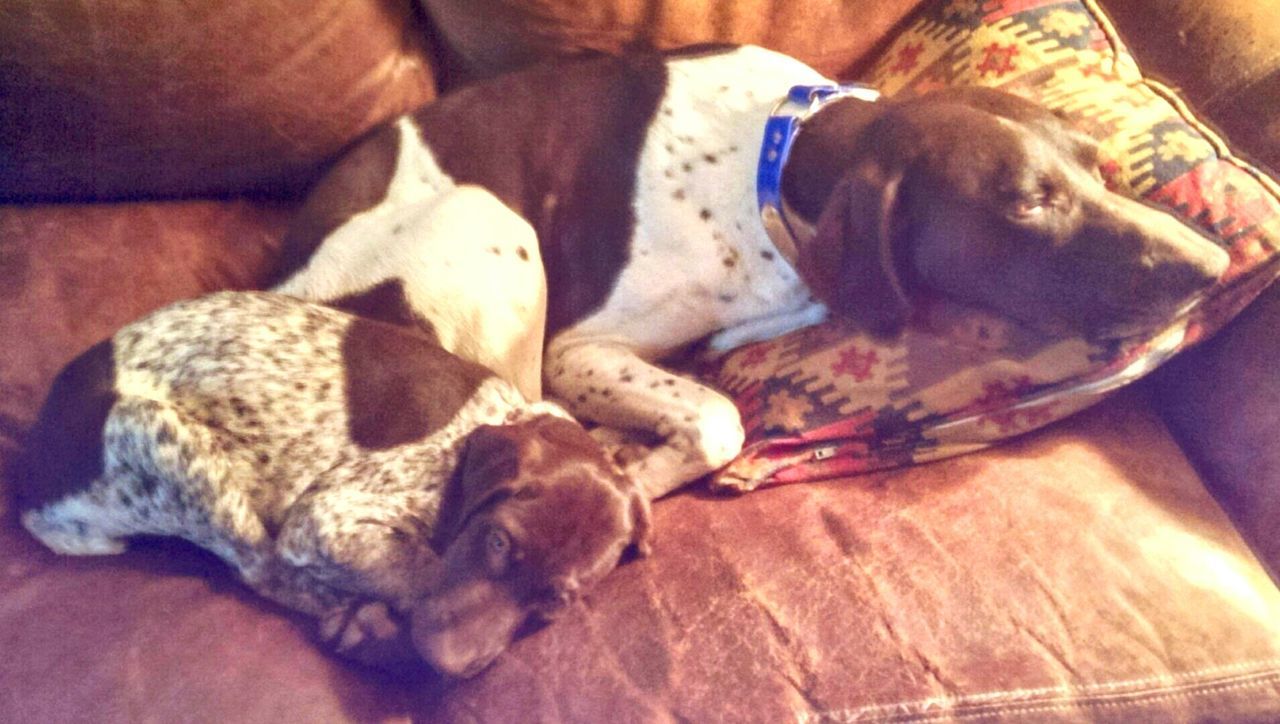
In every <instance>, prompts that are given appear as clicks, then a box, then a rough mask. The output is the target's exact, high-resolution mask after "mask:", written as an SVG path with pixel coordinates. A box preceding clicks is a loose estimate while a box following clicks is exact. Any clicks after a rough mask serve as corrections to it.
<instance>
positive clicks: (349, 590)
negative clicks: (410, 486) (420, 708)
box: [276, 478, 439, 666]
mask: <svg viewBox="0 0 1280 724" xmlns="http://www.w3.org/2000/svg"><path fill="white" fill-rule="evenodd" d="M347 482H349V481H347ZM342 483H343V481H326V480H324V479H323V478H322V479H320V480H317V482H316V484H315V485H314V486H313V487H312V489H311V490H309V491H308V492H307V493H306V494H304V495H303V496H302V497H300V498H299V499H298V500H297V501H295V502H294V504H293V505H291V506H290V507H289V509H288V511H287V512H286V513H285V517H284V522H283V524H282V525H281V527H280V532H279V534H278V536H277V539H276V550H277V553H278V555H279V557H280V559H281V560H282V561H283V562H285V563H286V564H287V565H289V566H290V567H292V569H293V571H294V572H293V574H292V575H293V576H295V577H296V578H297V580H305V579H306V578H309V579H310V580H311V582H312V584H309V585H314V586H316V587H318V588H329V589H334V590H338V591H342V592H344V593H345V595H347V597H348V598H347V601H346V602H345V605H341V606H331V607H329V608H328V609H327V610H326V611H325V612H324V614H323V615H321V616H320V634H321V637H322V638H323V639H324V640H325V641H327V642H329V643H330V644H331V645H332V646H333V648H334V650H335V651H336V652H337V653H339V654H341V655H343V656H346V657H348V658H353V659H356V660H359V661H363V662H364V663H367V664H372V665H379V666H387V665H401V664H403V663H404V662H406V661H410V660H414V659H415V658H416V656H417V654H416V652H415V651H414V649H413V643H412V640H411V639H410V637H409V626H408V620H407V618H406V617H405V615H404V612H406V611H408V610H409V607H410V606H411V605H412V604H413V603H415V602H416V601H417V600H418V599H419V598H420V597H421V596H422V593H423V591H424V590H425V589H426V587H427V586H428V585H429V584H430V582H431V579H432V578H433V577H434V576H435V575H436V574H437V572H438V567H439V558H438V557H437V556H436V555H435V553H434V552H433V551H432V550H431V548H430V545H429V544H428V542H427V540H428V538H429V535H430V530H429V526H428V525H427V524H426V522H424V521H422V520H420V519H418V517H417V516H416V515H415V513H414V510H416V509H417V508H418V507H421V506H419V505H415V504H413V502H412V501H408V500H406V499H405V497H404V496H403V495H396V494H391V493H386V494H384V493H379V492H377V491H366V490H355V489H352V488H351V486H350V485H349V484H347V485H344V484H342Z"/></svg>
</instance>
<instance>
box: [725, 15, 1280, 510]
mask: <svg viewBox="0 0 1280 724" xmlns="http://www.w3.org/2000/svg"><path fill="white" fill-rule="evenodd" d="M865 80H867V81H868V82H870V83H871V84H873V85H875V86H876V87H877V88H879V89H880V90H881V91H882V92H883V93H885V94H886V95H888V96H904V97H905V96H910V95H912V94H919V93H922V92H925V91H928V90H930V89H934V88H939V87H944V86H953V85H984V86H992V87H997V88H1001V89H1004V90H1007V91H1010V92H1013V93H1017V94H1019V95H1023V96H1026V97H1029V98H1032V99H1034V100H1037V101H1039V102H1041V103H1043V104H1045V105H1046V106H1048V107H1050V108H1053V109H1055V110H1060V111H1062V112H1064V113H1065V114H1066V115H1067V116H1068V117H1069V118H1070V119H1071V120H1072V121H1073V122H1074V123H1075V124H1076V125H1077V126H1079V127H1080V128H1081V129H1082V130H1084V131H1085V132H1087V133H1089V134H1090V135H1092V136H1094V137H1095V138H1096V139H1098V141H1099V143H1100V145H1101V149H1102V154H1103V158H1104V159H1106V162H1105V164H1104V167H1103V172H1104V177H1105V178H1106V181H1107V183H1108V185H1109V186H1110V187H1112V188H1114V189H1127V190H1128V191H1129V192H1130V193H1132V194H1133V195H1136V196H1140V197H1142V198H1144V199H1146V200H1147V201H1149V202H1151V203H1154V204H1157V205H1159V206H1162V207H1164V208H1166V209H1167V210H1169V211H1170V212H1171V213H1173V214H1175V215H1177V216H1178V217H1180V218H1181V219H1182V220H1183V221H1185V222H1186V223H1188V224H1191V225H1194V226H1196V227H1198V228H1200V229H1202V230H1203V231H1204V232H1205V233H1206V234H1208V235H1209V236H1210V237H1211V238H1212V239H1213V240H1214V241H1216V242H1217V243H1218V244H1220V245H1221V246H1222V247H1223V248H1225V249H1227V250H1228V252H1229V253H1230V255H1231V259H1232V262H1231V266H1230V269H1229V270H1228V272H1227V274H1226V275H1225V277H1224V278H1223V280H1222V281H1221V282H1220V283H1219V284H1217V285H1216V286H1215V287H1214V288H1212V289H1210V290H1209V292H1208V293H1207V294H1206V296H1205V300H1204V302H1203V303H1202V304H1201V305H1200V306H1199V307H1197V308H1196V309H1195V310H1194V311H1193V312H1192V313H1191V314H1190V315H1187V316H1186V317H1184V318H1180V319H1175V320H1170V324H1169V326H1168V327H1167V328H1166V329H1164V330H1162V331H1160V332H1158V333H1155V334H1153V335H1151V336H1150V337H1148V338H1145V339H1133V340H1126V341H1124V342H1118V343H1112V344H1111V345H1109V346H1107V347H1098V346H1093V345H1090V344H1087V343H1086V342H1085V341H1084V340H1080V339H1067V340H1057V341H1050V340H1046V339H1044V338H1042V337H1040V336H1038V335H1036V334H1034V333H1032V332H1030V331H1028V330H1025V329H1021V328H1019V327H1018V326H1016V325H1014V324H1011V323H1010V322H1008V321H1005V320H1000V319H995V318H992V317H990V316H989V315H984V314H983V313H981V312H978V311H977V310H972V309H960V308H957V307H954V306H949V305H948V304H947V303H945V302H935V303H933V304H932V306H931V307H929V308H928V309H926V310H924V314H923V318H924V319H925V320H926V323H925V324H923V325H917V326H913V327H912V328H909V329H908V330H907V331H906V332H905V333H904V334H903V335H902V336H901V337H900V338H898V339H895V340H891V341H884V340H876V339H874V338H871V337H868V336H867V335H865V334H862V333H860V332H859V331H858V330H856V329H851V328H847V327H844V326H841V325H840V324H839V323H838V322H829V323H825V324H821V325H817V326H814V327H810V328H807V329H803V330H799V331H797V332H794V333H791V334H789V335H786V336H783V337H780V338H778V339H775V340H769V341H766V342H761V343H757V344H753V345H749V346H746V347H743V348H740V349H738V350H735V351H734V352H732V353H730V354H729V355H726V356H725V357H724V358H722V359H719V360H715V361H710V362H707V363H705V364H704V365H703V367H702V368H701V369H700V374H701V376H702V377H703V378H704V379H706V380H707V381H708V382H710V383H712V384H715V385H716V386H718V387H720V388H721V389H723V390H725V391H726V392H728V393H729V394H730V395H731V396H732V397H733V399H734V400H735V402H736V403H737V405H738V407H739V409H740V410H741V412H742V416H743V420H744V424H745V426H746V428H747V445H746V447H745V449H744V451H743V453H742V455H740V456H739V457H738V459H737V460H735V461H734V462H733V463H731V464H730V465H729V466H728V467H727V468H725V469H724V470H722V471H721V472H720V473H718V477H719V478H720V480H721V481H722V482H726V483H730V484H739V485H742V486H743V487H754V486H756V485H760V484H770V483H784V482H798V481H806V480H816V479H823V478H830V477H836V476H841V475H848V474H851V473H857V472H863V471H868V470H874V469H879V468H885V467H894V466H900V465H907V464H912V463H918V462H924V461H928V460H936V459H940V458H944V457H948V456H951V455H956V454H960V453H964V452H968V451H972V450H976V449H979V448H982V447H985V446H987V445H990V444H992V443H994V442H996V441H999V440H1001V439H1005V438H1008V437H1011V436H1014V435H1018V434H1021V433H1025V432H1027V431H1030V430H1034V429H1036V428H1039V427H1041V426H1043V425H1046V424H1048V423H1050V422H1053V421H1055V420H1059V419H1062V418H1063V417H1066V416H1067V415H1070V414H1072V413H1074V412H1077V411H1079V410H1081V409H1083V408H1085V407H1088V406H1089V405H1092V404H1094V403H1095V402H1097V401H1099V400H1100V399H1102V398H1103V397H1104V396H1105V395H1106V394H1108V393H1109V392H1111V391H1113V390H1115V389H1117V388H1118V387H1120V386H1122V385H1125V384H1128V383H1130V382H1132V381H1134V380H1136V379H1138V378H1140V377H1141V376H1142V375H1144V374H1146V373H1147V372H1149V371H1151V370H1152V369H1154V368H1155V367H1157V366H1158V365H1159V364H1161V363H1163V362H1164V361H1166V360H1168V359H1169V358H1170V357H1171V356H1172V355H1173V354H1175V353H1176V352H1178V351H1179V350H1182V349H1185V348H1186V347H1188V346H1189V345H1191V344H1194V343H1196V342H1198V341H1200V340H1202V339H1204V338H1205V337H1206V336H1207V335H1209V334H1212V333H1213V332H1214V331H1216V330H1217V329H1219V328H1220V327H1222V325H1224V324H1225V323H1226V322H1227V321H1229V320H1230V319H1231V318H1232V317H1233V316H1235V315H1236V314H1237V313H1238V312H1239V311H1240V310H1242V309H1243V308H1244V307H1245V306H1246V305H1247V304H1248V303H1249V302H1250V301H1251V300H1252V299H1253V298H1254V297H1256V296H1257V295H1258V294H1259V293H1260V292H1261V291H1262V290H1263V289H1264V288H1265V287H1266V286H1267V285H1268V284H1270V283H1271V282H1272V281H1273V280H1274V279H1275V278H1276V277H1277V276H1278V275H1280V263H1278V259H1280V254H1278V253H1277V249H1280V193H1278V190H1277V188H1278V187H1277V185H1276V184H1275V182H1274V181H1273V180H1272V179H1270V178H1268V177H1267V176H1265V175H1264V174H1263V173H1261V172H1260V171H1259V170H1258V169H1256V168H1254V167H1252V166H1250V165H1249V164H1247V163H1244V162H1243V161H1241V160H1240V159H1238V158H1236V157H1235V156H1234V155H1233V154H1232V153H1231V150H1230V149H1229V148H1228V146H1227V145H1226V144H1225V143H1224V142H1223V141H1222V140H1221V139H1220V138H1219V137H1218V136H1217V135H1215V134H1214V133H1213V132H1212V131H1211V130H1210V129H1209V128H1207V127H1206V126H1205V125H1204V124H1203V123H1201V122H1200V121H1198V120H1197V119H1196V118H1195V117H1194V115H1193V114H1192V112H1191V111H1190V110H1189V109H1188V107H1187V106H1186V104H1185V103H1183V102H1182V101H1181V100H1180V99H1179V98H1178V97H1177V95H1176V94H1175V93H1173V92H1172V91H1171V90H1170V89H1168V88H1166V87H1164V86H1163V85H1161V84H1159V83H1157V82H1155V81H1153V80H1151V79H1148V78H1145V77H1144V76H1143V75H1142V73H1141V71H1140V69H1139V68H1138V66H1137V64H1136V63H1135V62H1134V59H1133V57H1132V56H1131V55H1130V54H1129V52H1128V51H1127V50H1126V49H1125V47H1124V45H1123V43H1122V42H1121V41H1120V39H1119V37H1118V36H1117V34H1116V33H1115V30H1114V28H1113V27H1112V25H1111V24H1110V22H1109V21H1108V20H1107V18H1106V17H1105V16H1104V15H1103V14H1102V12H1101V10H1100V9H1099V8H1098V7H1097V6H1096V5H1095V4H1094V3H1092V2H1088V1H1085V2H1080V1H1078V0H1068V1H1066V2H1063V1H1060V0H1005V1H1001V0H946V1H943V2H934V3H931V4H930V5H928V6H927V7H925V8H922V10H921V11H920V13H919V14H918V15H917V16H916V18H915V20H914V22H913V23H911V24H910V26H909V27H907V28H906V29H904V30H903V31H902V32H901V33H900V34H899V36H898V37H896V38H895V39H894V41H893V42H892V43H891V44H890V45H889V46H888V47H887V48H886V50H885V52H884V53H883V55H882V56H881V57H880V59H879V61H878V62H877V63H876V64H875V66H874V67H873V69H872V71H871V73H870V77H869V78H867V79H865ZM926 330H928V331H926Z"/></svg>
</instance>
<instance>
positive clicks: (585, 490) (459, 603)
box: [411, 415, 649, 676]
mask: <svg viewBox="0 0 1280 724" xmlns="http://www.w3.org/2000/svg"><path fill="white" fill-rule="evenodd" d="M648 534H649V504H648V501H647V499H645V498H644V497H643V496H642V495H641V494H640V492H639V490H638V489H637V488H636V486H633V485H632V484H631V482H630V481H629V480H628V479H627V478H625V477H624V476H623V475H622V474H621V473H620V472H618V470H617V468H616V466H614V465H613V464H612V463H611V462H610V461H609V460H608V459H607V458H606V457H605V454H604V452H603V450H602V449H601V447H600V446H599V444H598V443H596V442H595V440H594V439H592V438H591V437H590V436H589V435H588V434H587V433H586V431H585V430H583V429H582V427H581V426H580V425H578V424H577V423H575V422H571V421H569V420H565V419H562V418H560V417H556V416H553V415H542V416H538V417H535V418H533V419H532V420H530V421H528V422H523V423H518V424H512V425H504V426H483V427H480V428H478V429H477V430H476V431H475V432H473V433H472V434H471V435H470V436H469V437H468V438H467V441H466V443H465V449H464V450H463V453H462V459H461V461H460V463H459V466H458V471H457V473H456V475H455V476H454V479H453V481H452V482H451V484H450V488H449V490H448V491H447V492H446V495H445V500H444V503H443V507H442V510H441V514H440V519H439V523H438V525H437V530H436V534H435V543H436V545H437V549H442V550H443V556H442V557H443V567H442V568H443V570H442V573H441V575H440V578H439V580H438V581H437V582H436V585H435V586H434V587H433V589H432V590H430V591H429V592H428V593H427V595H426V596H425V597H424V598H423V599H422V600H421V601H420V602H419V603H418V604H417V605H416V606H415V607H414V610H413V614H412V626H411V627H412V632H413V639H414V644H415V646H416V648H417V649H418V651H419V653H421V654H422V656H423V657H424V658H425V659H426V660H427V661H428V662H430V663H431V664H432V665H433V666H434V667H435V668H436V669H437V670H439V671H441V672H442V673H445V674H447V675H451V676H472V675H474V674H476V673H477V672H479V671H480V670H481V669H483V668H484V667H485V666H486V665H488V664H489V663H490V662H491V661H492V660H493V659H494V658H495V657H496V656H497V655H498V654H500V653H501V652H502V651H503V650H504V649H506V647H507V645H508V644H510V643H511V640H512V638H513V637H514V636H515V634H516V631H517V629H518V628H519V627H520V626H521V625H522V624H523V623H524V622H525V621H526V620H528V619H530V618H531V617H533V618H539V619H544V620H549V619H551V618H554V617H555V616H556V615H557V614H559V613H560V612H561V611H563V610H564V609H565V608H566V607H567V606H568V605H569V604H571V603H573V602H574V601H575V600H576V599H577V598H578V596H579V595H580V594H581V593H582V591H584V590H585V589H587V588H588V587H590V586H591V585H592V584H594V583H595V582H597V581H599V580H600V579H601V578H603V577H604V576H605V575H606V574H607V573H609V571H611V570H613V569H614V568H615V567H616V566H617V565H618V563H619V561H620V560H621V559H622V557H623V555H624V553H625V552H626V551H627V550H628V549H634V550H635V551H636V552H638V553H640V554H644V553H646V552H647V539H648Z"/></svg>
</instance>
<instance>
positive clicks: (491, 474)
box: [431, 425, 520, 551]
mask: <svg viewBox="0 0 1280 724" xmlns="http://www.w3.org/2000/svg"><path fill="white" fill-rule="evenodd" d="M519 453H520V445H519V443H518V442H517V441H516V440H513V439H511V437H510V435H509V434H508V433H507V432H504V428H502V427H500V426H497V425H481V426H480V427H477V428H476V429H475V430H474V431H473V432H472V433H471V434H470V435H468V436H467V439H466V441H465V442H464V443H463V449H462V454H461V455H459V456H458V466H457V468H456V469H455V470H454V472H453V477H452V478H451V479H450V480H449V484H448V486H447V487H446V488H445V491H444V498H443V500H442V501H441V502H440V515H439V516H438V517H437V518H436V528H435V531H434V532H433V534H432V536H431V538H432V545H433V546H435V548H436V550H438V551H443V550H444V549H445V548H447V547H448V546H449V544H450V543H452V542H453V541H454V540H455V539H456V538H457V537H458V535H459V534H461V533H462V529H463V528H464V527H466V525H467V521H468V520H470V519H471V516H473V515H474V514H475V513H476V511H478V510H480V509H481V508H484V507H486V506H488V505H489V504H491V503H493V502H496V501H497V500H500V499H502V498H504V497H506V496H508V495H511V494H512V493H513V492H514V490H515V482H516V474H517V473H518V472H519V470H520V459H519Z"/></svg>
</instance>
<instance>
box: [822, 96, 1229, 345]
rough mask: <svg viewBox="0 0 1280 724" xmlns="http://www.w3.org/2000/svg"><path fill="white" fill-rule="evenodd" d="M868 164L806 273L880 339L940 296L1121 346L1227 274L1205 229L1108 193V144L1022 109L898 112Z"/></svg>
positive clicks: (868, 132) (1011, 105)
mask: <svg viewBox="0 0 1280 724" xmlns="http://www.w3.org/2000/svg"><path fill="white" fill-rule="evenodd" d="M802 134H803V132H802ZM853 157H854V161H853V163H852V166H851V167H850V168H848V169H847V171H845V173H844V174H843V176H842V177H841V178H840V179H839V181H838V182H837V183H836V184H835V187H834V189H833V191H832V193H831V195H830V197H829V198H828V200H827V203H826V204H825V206H824V207H823V209H822V212H821V215H820V217H819V218H818V220H817V224H816V234H815V236H814V237H813V239H811V240H810V241H809V242H808V243H806V244H803V245H802V247H801V248H800V263H799V267H800V272H801V274H802V275H803V276H804V278H805V280H806V282H808V283H809V285H810V286H811V287H812V289H813V291H814V292H815V294H817V295H818V297H819V298H821V299H822V300H823V301H824V302H826V303H827V305H828V306H829V307H830V308H831V309H832V310H833V312H835V313H837V314H840V315H842V316H846V317H850V318H853V319H854V320H855V321H860V322H861V323H862V324H863V325H864V326H865V327H867V328H868V329H870V330H871V331H873V332H877V333H881V334H890V333H894V332H896V331H898V330H899V329H901V327H902V326H903V325H904V324H905V323H906V321H907V319H908V318H909V316H910V312H911V309H912V302H913V300H914V299H915V298H916V296H917V295H919V294H937V295H941V296H943V297H945V298H948V299H952V300H955V301H959V302H962V303H966V304H971V305H976V306H979V307H983V308H986V309H988V310H990V311H994V312H996V313H998V314H1001V315H1003V316H1006V317H1008V318H1011V319H1014V320H1017V321H1020V322H1023V323H1026V324H1029V325H1031V326H1033V327H1036V328H1038V329H1040V330H1042V331H1045V332H1048V333H1051V334H1055V335H1067V334H1081V335H1083V336H1086V337H1089V338H1092V339H1107V338H1116V337H1122V336H1127V335H1130V334H1135V333H1138V332H1142V331H1145V330H1148V329H1151V328H1152V327H1154V326H1156V325H1159V324H1160V323H1162V322H1166V321H1168V320H1169V319H1171V318H1172V317H1174V316H1175V315H1177V314H1178V313H1179V312H1181V311H1183V310H1184V309H1185V308H1186V307H1187V306H1188V305H1189V304H1191V303H1192V302H1194V300H1195V299H1196V298H1197V295H1198V294H1199V293H1200V292H1202V291H1203V290H1204V289H1205V288H1206V287H1208V286H1209V285H1210V284H1212V283H1213V282H1214V281H1216V280H1217V279H1218V278H1219V277H1220V276H1221V275H1222V274H1223V272H1224V271H1225V270H1226V267H1227V263H1228V257H1227V254H1226V252H1224V251H1223V250H1222V249H1221V248H1219V247H1218V246H1216V245H1214V244H1213V243H1212V242H1210V241H1209V240H1208V239H1206V238H1205V237H1203V236H1201V235H1200V234H1199V233H1197V232H1196V231H1194V230H1192V229H1191V228H1190V227H1187V226H1185V225H1184V224H1182V223H1180V222H1179V221H1178V220H1176V219H1175V218H1173V217H1172V216H1170V215H1168V214H1166V213H1164V212H1162V211H1159V210H1156V209H1154V208H1151V207H1149V206H1146V205H1145V204H1143V203H1141V202H1139V201H1136V200H1133V199H1131V198H1128V197H1125V196H1123V195H1121V194H1118V193H1114V192H1112V191H1110V190H1108V189H1107V188H1106V186H1105V185H1104V183H1103V179H1102V176H1101V174H1100V172H1099V157H1098V147H1097V145H1096V143H1094V142H1093V140H1092V139H1090V138H1089V137H1088V136H1086V135H1084V134H1083V133H1080V132H1078V131H1076V130H1074V129H1073V128H1072V127H1071V126H1070V125H1068V124H1067V123H1066V122H1065V121H1064V120H1063V119H1062V118H1060V117H1059V116H1057V115H1055V114H1053V113H1051V112H1049V111H1048V110H1046V109H1044V108H1043V107H1041V106H1039V105H1037V104H1035V103H1033V102H1031V101H1027V100H1025V99H1022V98H1019V97H1017V96H1014V95H1010V94H1007V93H1003V92H1000V91H995V90H991V89H984V88H954V89H947V90H943V91H935V92H933V93H930V94H926V95H924V96H921V97H919V98H916V99H913V100H908V101H904V102H899V103H892V102H887V103H885V104H884V107H883V109H882V110H881V111H880V112H879V115H878V117H876V118H875V119H874V120H872V121H871V122H870V123H868V124H866V125H865V127H864V128H863V129H862V130H861V132H860V137H859V138H858V143H857V146H856V153H854V154H853Z"/></svg>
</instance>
